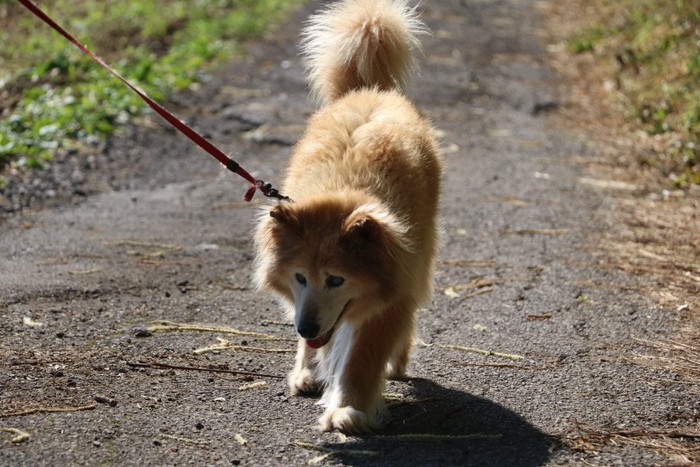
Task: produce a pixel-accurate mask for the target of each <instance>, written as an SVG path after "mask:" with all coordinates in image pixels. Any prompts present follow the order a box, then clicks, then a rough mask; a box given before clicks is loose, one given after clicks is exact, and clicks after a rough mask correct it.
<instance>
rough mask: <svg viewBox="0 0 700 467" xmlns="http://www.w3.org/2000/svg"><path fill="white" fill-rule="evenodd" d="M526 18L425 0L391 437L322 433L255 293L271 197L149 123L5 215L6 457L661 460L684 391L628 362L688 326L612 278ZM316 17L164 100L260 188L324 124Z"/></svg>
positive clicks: (528, 4)
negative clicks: (435, 255)
mask: <svg viewBox="0 0 700 467" xmlns="http://www.w3.org/2000/svg"><path fill="white" fill-rule="evenodd" d="M535 4H536V2H534V1H529V0H509V1H506V0H495V1H478V0H468V1H459V2H458V1H442V0H432V1H430V2H425V3H424V4H423V5H422V6H421V10H422V11H423V19H424V21H425V22H426V23H427V24H428V26H429V27H430V28H431V30H432V31H433V35H432V36H430V37H426V38H424V55H423V56H422V57H421V60H420V63H421V72H420V76H418V77H416V79H414V81H413V83H412V84H411V85H410V87H409V88H408V89H407V94H408V95H409V96H410V97H411V99H412V100H413V101H414V102H415V103H416V104H417V105H418V106H419V107H420V108H421V109H423V110H424V111H425V113H426V114H427V115H428V116H429V117H430V118H431V119H432V120H433V122H434V124H435V125H436V126H437V127H438V128H439V129H440V131H441V143H442V147H443V152H444V159H445V165H446V171H445V178H444V191H443V196H442V204H441V219H442V220H441V226H442V231H443V240H442V241H443V244H442V247H441V253H440V263H439V267H438V271H437V275H436V293H435V297H434V300H433V302H432V305H431V306H430V308H429V309H426V310H423V311H421V313H420V314H419V317H418V322H419V326H418V328H419V343H418V345H417V346H416V348H415V351H414V352H413V357H412V361H411V363H410V365H409V370H408V372H409V376H410V378H409V379H408V380H407V381H401V382H395V381H392V382H389V383H387V387H386V398H387V400H388V402H389V404H390V413H391V415H392V420H391V421H390V422H389V423H388V424H387V425H386V427H385V428H384V429H383V430H382V431H380V432H379V433H376V434H374V435H371V436H364V437H355V436H348V437H346V436H343V435H341V434H338V433H320V432H317V431H316V430H314V428H313V426H314V424H315V423H316V420H317V418H318V417H319V416H320V415H321V413H322V409H321V407H319V406H317V405H315V402H316V400H314V399H311V398H299V397H292V396H290V394H289V390H288V388H287V386H286V381H285V380H284V377H285V375H286V373H287V372H288V371H289V370H290V369H291V366H292V363H293V353H292V351H293V349H294V347H295V345H294V342H293V341H294V339H295V336H294V330H293V328H292V326H291V325H290V324H289V323H286V322H284V321H283V319H282V314H281V312H280V309H279V307H278V306H277V305H276V304H275V303H274V302H273V301H272V300H271V299H270V298H269V297H267V296H265V295H261V294H259V293H257V292H256V291H255V290H253V288H252V284H251V273H252V271H251V266H252V259H253V246H252V229H253V227H254V221H255V217H256V212H257V205H258V204H260V203H264V202H267V201H265V200H261V199H260V198H257V199H256V200H255V201H254V203H252V204H247V203H245V202H243V201H242V196H243V194H244V192H245V190H246V186H245V183H244V182H243V181H242V180H241V179H238V178H237V177H236V176H235V175H233V174H230V173H228V172H226V171H225V170H223V169H222V168H221V167H219V166H218V164H217V163H216V162H215V161H214V160H213V159H211V160H210V159H209V158H208V156H206V155H205V154H203V153H202V152H201V151H199V150H198V149H196V148H195V147H193V146H192V144H191V143H190V142H189V141H188V140H186V139H185V138H184V137H182V136H180V135H178V134H176V133H174V132H173V131H172V130H170V129H168V128H166V127H165V125H164V124H162V123H161V122H160V121H158V120H157V118H156V117H150V118H146V119H144V120H143V121H141V122H139V124H138V125H135V126H132V127H130V128H128V129H125V130H124V131H123V132H122V133H121V134H119V135H117V136H115V137H114V138H112V139H111V140H110V141H109V142H108V144H107V145H105V147H104V148H102V147H99V148H98V149H99V154H98V153H96V154H93V157H92V158H90V159H89V161H90V164H89V165H90V166H89V167H88V168H85V174H84V177H78V178H79V179H80V180H79V181H80V184H81V192H80V193H79V194H78V195H75V196H69V197H67V198H65V199H64V200H63V201H62V202H53V203H51V205H50V206H48V207H44V208H42V209H33V210H24V211H21V212H17V213H15V214H13V215H11V216H9V217H7V218H6V219H5V220H4V221H3V222H2V223H1V224H0V264H1V265H2V267H0V317H1V319H0V344H1V346H0V429H14V430H19V431H12V430H10V431H4V432H2V433H0V436H2V441H0V464H1V465H8V466H9V465H13V466H14V465H98V464H103V465H104V464H106V465H109V464H113V465H149V464H150V465H184V464H195V465H219V464H221V465H226V464H234V465H238V464H240V465H302V464H306V463H307V462H318V463H321V464H327V465H333V464H343V465H407V464H412V465H499V466H501V465H518V466H528V465H557V464H580V465H583V464H586V465H588V464H596V465H611V464H623V465H654V464H665V463H669V462H672V461H673V458H669V457H668V456H667V455H666V454H664V452H662V451H661V450H659V449H650V448H649V445H648V443H647V444H645V443H642V442H634V441H635V440H637V438H634V437H633V436H631V435H630V434H631V433H645V432H646V433H651V432H656V433H666V434H669V435H670V434H673V433H679V432H682V431H683V430H686V429H692V428H693V427H694V426H696V425H697V414H698V412H699V411H700V402H698V398H697V395H696V394H694V393H693V388H692V387H691V386H689V385H688V384H683V382H682V381H679V377H678V375H677V374H675V373H674V372H673V371H671V370H668V369H664V368H658V367H656V368H655V367H649V366H645V365H641V364H639V362H638V360H639V359H638V357H639V356H640V355H643V354H644V353H645V352H648V351H649V347H648V346H647V345H645V343H646V342H651V341H660V340H664V339H671V338H673V336H675V335H676V334H677V332H678V329H679V326H680V325H681V324H680V318H679V316H678V314H676V313H674V312H673V311H672V310H668V309H665V308H662V307H661V306H659V305H657V304H656V302H654V301H652V300H651V299H650V298H649V297H648V296H647V294H646V293H645V284H644V283H643V281H640V278H638V277H632V276H628V275H625V274H624V273H623V272H622V271H619V270H618V269H615V268H611V267H607V266H608V265H607V264H606V261H607V256H606V254H605V253H604V252H603V251H602V249H601V246H600V241H601V240H600V239H601V238H602V236H603V234H604V233H605V232H606V231H608V230H609V229H611V228H612V223H614V222H615V216H614V212H613V213H611V207H612V206H613V204H612V203H611V202H610V200H609V198H608V195H607V193H606V192H605V191H602V189H601V188H600V186H599V185H597V184H595V183H591V182H590V180H591V178H590V177H591V176H590V174H588V173H587V172H586V171H585V168H584V167H583V166H581V165H580V164H579V162H580V160H581V158H582V157H585V156H587V155H590V154H592V153H593V151H594V149H593V148H592V146H591V145H589V144H588V142H587V141H586V140H585V139H582V138H581V137H580V136H578V135H574V134H572V133H569V132H567V131H566V130H563V129H562V127H561V126H559V125H557V124H556V123H557V118H558V117H557V111H556V110H557V107H558V105H560V103H561V102H563V101H564V100H565V99H566V92H567V88H566V86H565V84H564V83H563V82H561V80H560V79H559V78H558V77H557V76H556V75H555V74H554V73H553V72H552V71H551V69H550V68H549V67H548V64H547V63H548V57H547V55H546V53H545V51H544V45H545V44H544V43H543V41H542V34H541V32H542V31H541V18H540V17H539V14H538V11H537V9H536V8H535ZM317 6H318V3H317V2H309V3H308V4H307V5H306V6H305V7H303V8H302V9H301V10H300V11H299V12H297V13H296V14H294V15H293V16H292V17H290V18H289V21H288V22H287V23H285V24H284V25H281V26H280V27H279V28H278V29H276V30H275V31H274V32H272V33H270V34H269V35H268V37H266V38H265V40H263V41H260V42H257V43H251V44H250V45H249V47H248V53H247V55H246V56H245V57H243V58H240V59H236V60H234V61H232V62H231V63H229V64H228V65H227V66H226V67H224V68H223V69H222V70H220V72H217V73H216V74H215V75H214V76H213V77H212V79H211V80H210V81H208V82H207V83H206V84H205V85H204V86H202V88H201V89H199V90H197V91H193V92H191V93H188V94H185V95H182V96H180V98H179V100H178V102H177V105H176V106H175V110H176V111H177V113H178V114H179V115H181V116H182V117H183V118H184V119H185V120H187V121H188V122H190V123H191V124H193V125H195V126H196V127H197V128H199V129H201V130H202V131H204V132H205V133H206V134H207V135H208V136H209V137H210V138H211V139H212V141H214V142H215V143H216V144H217V145H219V146H220V147H222V148H226V150H229V151H231V152H232V155H234V157H235V158H236V159H237V160H238V161H239V162H241V163H242V165H243V166H244V167H246V168H247V169H248V170H249V171H251V172H253V173H254V174H255V175H256V176H257V177H259V178H263V179H265V180H269V181H272V182H275V181H279V180H280V179H281V175H282V173H283V170H284V166H285V161H286V160H287V158H288V156H289V154H290V152H291V151H292V146H293V144H294V142H295V141H296V139H297V138H298V137H299V136H300V134H301V132H302V131H303V128H304V122H305V120H306V118H307V117H308V116H309V115H310V114H311V113H312V112H313V110H314V105H313V103H312V102H311V101H310V99H309V98H308V95H307V89H306V86H305V82H304V69H303V64H302V62H301V60H300V58H299V56H298V53H297V49H296V43H297V42H298V34H299V30H300V28H301V27H302V24H303V20H304V19H305V18H306V17H307V16H308V14H309V13H310V12H312V11H313V10H314V9H315V8H316V7H317ZM98 149H96V150H95V151H98ZM164 323H165V324H164ZM238 372H245V373H247V374H246V375H242V374H238ZM22 433H25V434H26V435H27V436H28V438H27V437H24V438H22V439H19V440H15V441H16V442H12V440H11V438H13V437H16V436H20V435H22ZM625 434H628V435H630V436H625ZM610 440H613V441H612V442H611V441H610Z"/></svg>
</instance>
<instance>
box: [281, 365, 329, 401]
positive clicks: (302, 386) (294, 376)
mask: <svg viewBox="0 0 700 467" xmlns="http://www.w3.org/2000/svg"><path fill="white" fill-rule="evenodd" d="M288 382H289V389H290V390H291V391H292V395H295V396H297V395H299V394H317V393H319V392H321V384H320V383H319V382H318V381H316V378H315V376H314V372H313V371H311V370H309V369H308V368H302V369H300V370H297V369H294V370H292V372H291V373H289V379H288Z"/></svg>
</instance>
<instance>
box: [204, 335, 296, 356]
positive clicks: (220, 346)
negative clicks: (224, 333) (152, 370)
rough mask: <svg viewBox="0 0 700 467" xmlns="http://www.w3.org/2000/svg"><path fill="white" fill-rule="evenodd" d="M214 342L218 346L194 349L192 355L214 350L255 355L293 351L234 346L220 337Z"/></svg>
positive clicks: (289, 350) (290, 351) (290, 350)
mask: <svg viewBox="0 0 700 467" xmlns="http://www.w3.org/2000/svg"><path fill="white" fill-rule="evenodd" d="M216 340H217V341H219V343H218V344H214V345H210V346H207V347H202V348H201V349H196V350H194V352H193V353H195V354H197V355H199V354H203V353H207V352H214V351H216V350H240V351H242V352H257V353H294V349H267V348H265V347H251V346H248V345H238V344H234V343H233V342H231V341H229V340H226V339H222V338H221V337H217V338H216Z"/></svg>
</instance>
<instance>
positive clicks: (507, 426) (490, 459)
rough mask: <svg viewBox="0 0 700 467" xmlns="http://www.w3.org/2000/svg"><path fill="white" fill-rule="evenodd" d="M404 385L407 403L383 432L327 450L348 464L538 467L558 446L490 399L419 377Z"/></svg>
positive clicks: (393, 410)
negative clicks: (331, 450) (514, 466)
mask: <svg viewBox="0 0 700 467" xmlns="http://www.w3.org/2000/svg"><path fill="white" fill-rule="evenodd" d="M406 384H408V385H409V386H410V388H411V389H410V391H409V394H408V396H409V398H408V399H407V402H399V403H396V404H393V405H390V413H391V420H390V421H389V422H388V423H387V424H386V425H385V427H384V428H383V429H382V430H381V431H380V432H379V433H377V434H375V435H373V436H367V437H361V438H355V440H354V441H352V442H348V443H338V444H328V445H326V447H328V448H331V449H333V450H339V451H341V453H339V454H338V455H337V456H336V459H338V460H341V461H342V462H343V463H344V464H346V465H397V466H398V465H421V466H423V465H441V466H442V465H493V466H509V465H517V466H535V465H541V464H543V463H545V462H546V461H547V459H548V458H549V456H550V451H551V450H552V448H553V447H555V446H556V444H557V443H556V441H555V440H554V439H553V438H551V437H550V436H548V435H546V434H545V433H543V432H541V431H540V430H538V429H537V428H535V427H534V426H532V425H530V424H529V423H528V422H527V421H525V420H524V419H523V418H522V417H520V416H519V415H518V414H516V413H515V412H513V411H511V410H509V409H507V408H505V407H503V406H501V405H499V404H497V403H495V402H491V401H489V400H488V399H484V398H482V397H478V396H473V395H470V394H467V393H464V392H461V391H456V390H453V389H447V388H444V387H442V386H440V385H438V384H435V383H433V382H431V381H428V380H426V379H421V378H412V379H410V380H407V381H406ZM413 435H416V436H413ZM358 451H360V452H358Z"/></svg>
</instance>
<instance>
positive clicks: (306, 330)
mask: <svg viewBox="0 0 700 467" xmlns="http://www.w3.org/2000/svg"><path fill="white" fill-rule="evenodd" d="M319 331H320V326H319V325H318V323H316V322H313V321H312V322H301V323H299V324H297V332H298V333H299V335H300V336H301V337H303V338H304V339H313V338H314V337H316V336H318V332H319Z"/></svg>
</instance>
